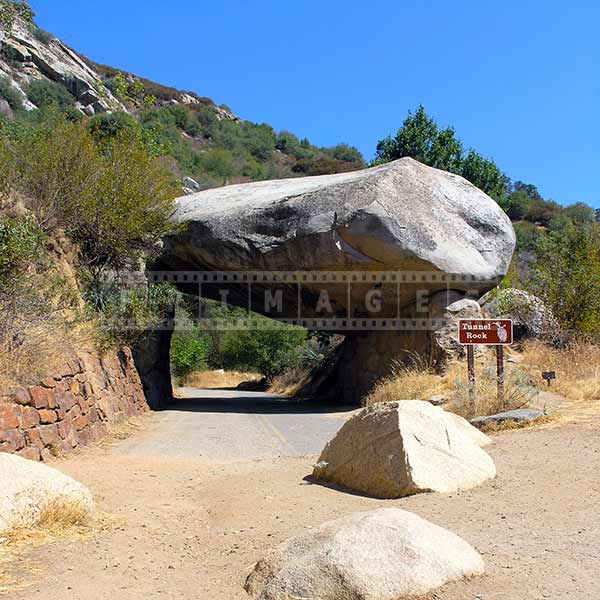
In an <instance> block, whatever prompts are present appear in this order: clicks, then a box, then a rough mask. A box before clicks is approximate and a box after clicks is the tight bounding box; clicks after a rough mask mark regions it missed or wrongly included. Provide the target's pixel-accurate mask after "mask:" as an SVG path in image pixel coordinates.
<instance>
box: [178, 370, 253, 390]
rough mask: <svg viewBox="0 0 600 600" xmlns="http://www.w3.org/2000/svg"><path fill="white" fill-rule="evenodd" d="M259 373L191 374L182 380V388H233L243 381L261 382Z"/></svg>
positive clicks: (201, 372)
mask: <svg viewBox="0 0 600 600" xmlns="http://www.w3.org/2000/svg"><path fill="white" fill-rule="evenodd" d="M261 379H262V376H261V375H260V374H258V373H243V372H240V371H221V370H219V371H200V372H198V373H191V374H190V375H187V376H186V377H184V378H183V379H182V380H181V384H180V385H181V387H199V388H217V389H218V388H233V387H237V386H238V385H239V384H240V383H242V382H243V381H260V380H261Z"/></svg>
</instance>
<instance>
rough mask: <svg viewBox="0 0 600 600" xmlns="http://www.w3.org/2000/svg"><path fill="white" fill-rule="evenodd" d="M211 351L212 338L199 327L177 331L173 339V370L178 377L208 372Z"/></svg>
mask: <svg viewBox="0 0 600 600" xmlns="http://www.w3.org/2000/svg"><path fill="white" fill-rule="evenodd" d="M210 350H211V340H210V337H208V336H207V335H206V333H204V332H203V331H202V330H200V329H199V328H198V327H197V326H193V327H191V328H190V329H186V330H176V331H175V332H174V333H173V337H172V339H171V354H170V355H171V368H172V370H173V373H174V374H175V375H176V376H177V377H185V376H186V375H188V374H190V373H194V372H196V371H203V370H206V368H207V366H208V364H207V361H208V357H209V354H210Z"/></svg>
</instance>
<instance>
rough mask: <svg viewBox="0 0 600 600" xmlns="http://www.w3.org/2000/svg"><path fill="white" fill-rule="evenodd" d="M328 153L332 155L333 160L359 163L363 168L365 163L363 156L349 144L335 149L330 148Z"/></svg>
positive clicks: (339, 145) (340, 145)
mask: <svg viewBox="0 0 600 600" xmlns="http://www.w3.org/2000/svg"><path fill="white" fill-rule="evenodd" d="M327 152H328V153H329V154H331V156H332V158H335V160H341V161H343V162H350V163H357V164H358V165H361V166H363V165H364V162H365V161H364V159H363V156H362V154H361V153H360V152H359V151H358V150H357V149H356V148H354V146H349V145H348V144H338V145H337V146H334V147H333V148H328V149H327Z"/></svg>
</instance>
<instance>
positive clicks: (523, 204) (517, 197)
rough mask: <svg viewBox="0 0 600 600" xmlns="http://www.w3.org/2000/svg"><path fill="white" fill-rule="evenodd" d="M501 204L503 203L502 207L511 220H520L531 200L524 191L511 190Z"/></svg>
mask: <svg viewBox="0 0 600 600" xmlns="http://www.w3.org/2000/svg"><path fill="white" fill-rule="evenodd" d="M502 204H504V205H503V206H502V208H503V209H504V211H505V212H506V214H507V215H508V216H509V218H510V219H511V220H512V221H520V220H521V219H524V218H525V215H526V214H527V212H528V211H529V206H530V205H531V200H530V198H529V196H528V195H527V194H525V193H524V192H513V193H512V194H510V195H509V196H508V197H507V198H506V201H505V202H504V203H501V205H502Z"/></svg>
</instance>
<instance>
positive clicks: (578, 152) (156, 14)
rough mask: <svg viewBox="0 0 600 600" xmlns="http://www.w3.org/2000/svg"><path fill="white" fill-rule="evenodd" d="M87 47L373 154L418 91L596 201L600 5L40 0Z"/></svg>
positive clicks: (466, 126) (474, 136)
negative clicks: (85, 0) (599, 25)
mask: <svg viewBox="0 0 600 600" xmlns="http://www.w3.org/2000/svg"><path fill="white" fill-rule="evenodd" d="M31 4H32V6H33V7H34V9H35V10H36V12H37V15H38V16H37V22H38V24H39V25H40V26H41V27H43V28H44V29H47V30H49V31H51V32H52V33H54V34H55V35H57V36H58V37H60V38H62V39H63V40H64V41H66V42H67V43H69V44H70V45H71V46H73V47H74V48H75V49H76V50H78V51H80V52H82V53H84V54H86V55H88V56H89V57H90V58H92V59H94V60H96V61H98V62H102V63H105V64H109V65H111V66H115V67H120V68H122V69H124V70H127V71H132V72H134V73H136V74H138V75H140V76H144V77H148V78H150V79H153V80H155V81H158V82H160V83H164V84H168V85H172V86H175V87H178V88H182V89H188V90H192V91H195V92H197V93H198V94H200V95H203V96H208V97H210V98H212V99H213V100H215V102H217V104H220V103H225V104H227V105H228V106H230V107H231V108H232V109H233V111H234V112H235V113H236V114H238V115H239V116H240V117H242V118H244V119H249V120H252V121H257V122H267V123H269V124H270V125H272V126H273V127H274V128H275V129H276V130H281V129H286V130H288V131H291V132H293V133H295V134H296V135H298V136H301V137H304V136H306V137H308V138H309V139H310V140H311V142H313V143H315V144H319V145H333V144H336V143H338V142H342V141H345V142H347V143H349V144H352V145H354V146H357V147H358V148H359V149H360V150H361V151H362V152H363V154H364V155H365V157H367V158H370V157H372V155H373V153H374V150H375V145H376V143H377V140H379V139H380V138H382V137H384V136H385V135H386V134H388V133H395V131H396V130H397V129H398V127H399V126H400V124H401V122H402V120H403V119H404V117H405V116H406V113H407V111H408V110H409V109H414V108H415V107H416V106H417V105H418V104H419V103H422V104H423V105H424V106H425V108H426V110H427V111H428V112H429V113H430V114H432V115H433V116H434V117H435V118H436V120H437V121H438V122H439V123H440V124H443V125H446V124H450V125H454V127H455V128H456V130H457V133H458V136H459V137H460V138H461V139H462V140H463V142H464V144H465V146H467V147H474V148H475V149H476V150H478V151H479V152H481V153H482V154H484V155H486V156H489V157H491V158H493V159H494V160H496V162H497V163H498V164H499V166H500V167H501V168H502V169H503V170H504V171H505V172H506V173H507V174H508V175H509V176H510V177H512V178H513V179H522V180H524V181H526V182H530V183H534V184H536V185H537V186H538V187H539V188H540V191H541V192H542V194H543V195H544V196H546V197H549V198H553V199H555V200H557V201H559V202H561V203H562V204H568V203H571V202H576V201H584V202H588V203H589V204H592V205H594V206H600V190H599V189H598V178H599V176H600V139H599V138H600V35H599V34H598V23H599V22H600V6H599V5H598V3H597V2H593V1H591V0H590V1H585V2H584V1H578V0H572V1H571V2H554V1H552V0H545V1H538V0H535V1H530V2H528V1H527V0H520V1H519V2H516V1H513V0H504V1H503V2H497V1H496V2H492V1H486V0H479V1H477V2H475V1H471V0H461V1H460V2H450V1H448V0H444V1H441V0H428V1H426V2H425V1H422V2H419V1H418V0H411V1H410V2H406V1H402V0H396V1H393V0H385V1H384V0H371V1H370V2H358V1H356V0H344V1H340V0H321V1H320V2H318V1H313V0H302V1H298V2H286V1H284V0H277V1H271V0H269V1H266V0H265V1H260V0H256V1H253V0H245V1H239V0H238V1H236V0H232V1H230V2H218V1H217V2H215V1H214V0H211V1H210V2H207V1H204V0H200V1H198V0H196V1H193V0H181V1H172V2H164V0H162V1H158V0H145V1H134V0H127V1H123V0H120V1H116V0H103V2H101V3H100V4H98V3H96V2H81V1H74V0H72V1H70V0H45V1H42V0H33V1H32V2H31Z"/></svg>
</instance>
